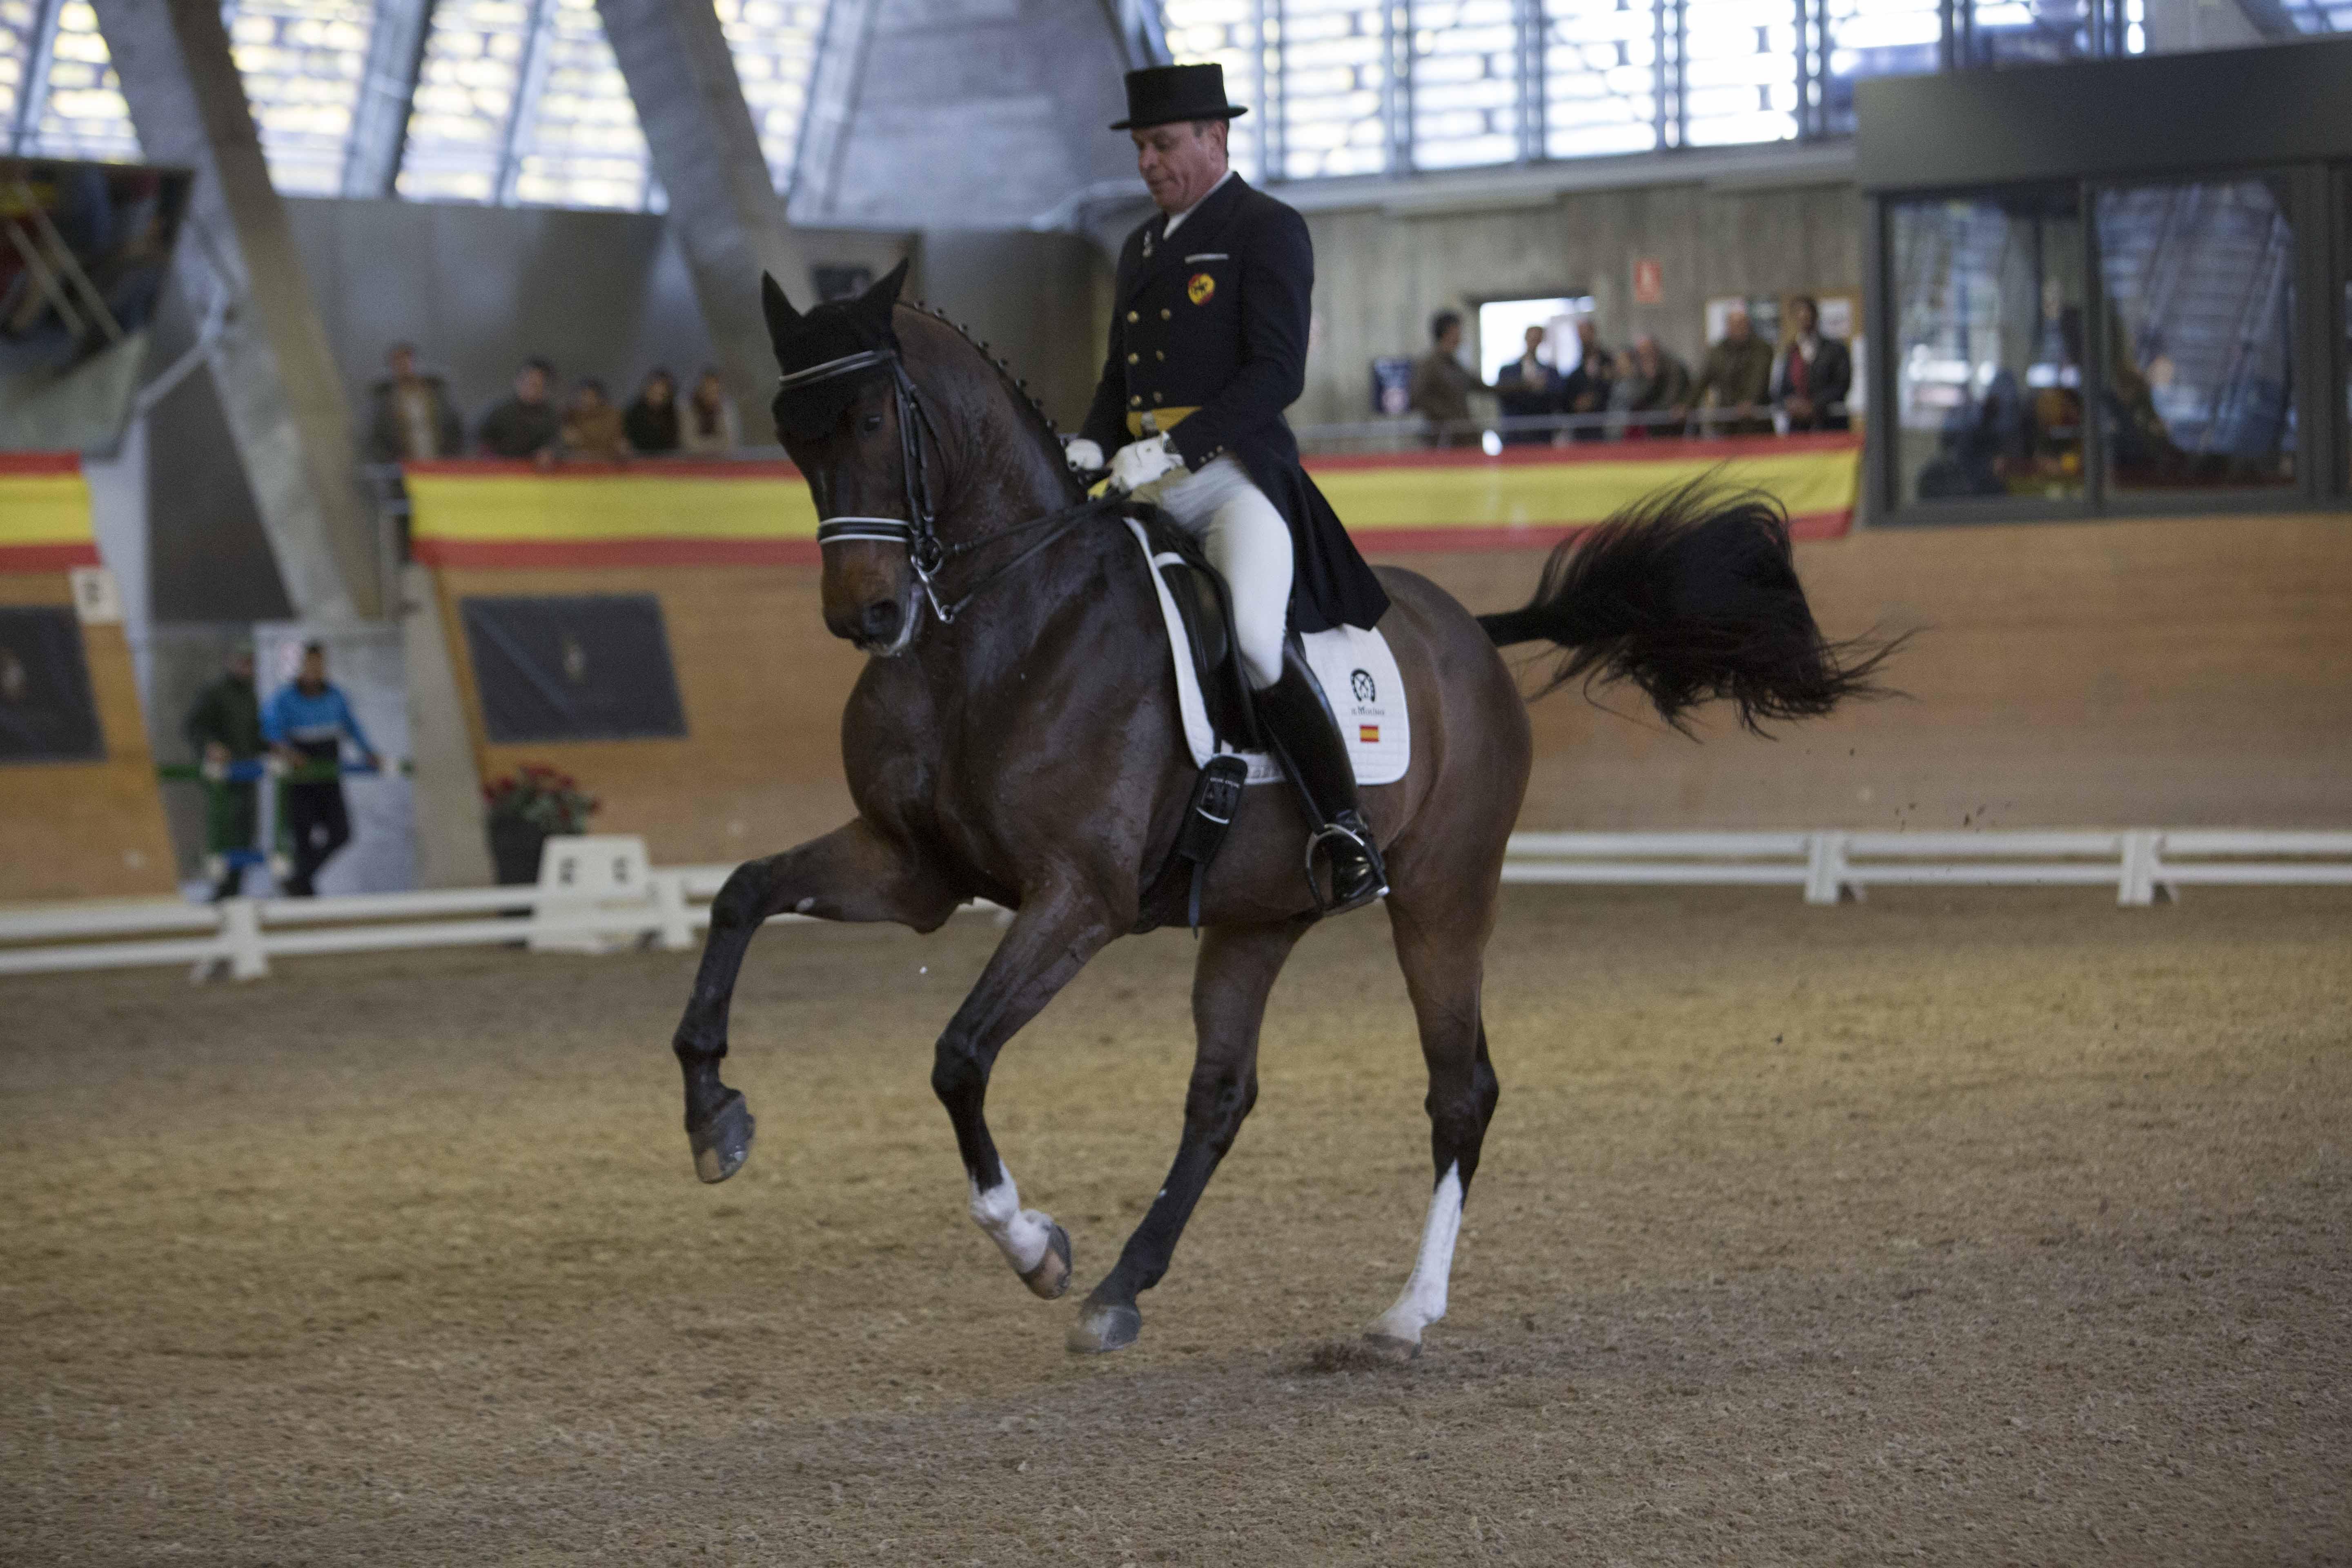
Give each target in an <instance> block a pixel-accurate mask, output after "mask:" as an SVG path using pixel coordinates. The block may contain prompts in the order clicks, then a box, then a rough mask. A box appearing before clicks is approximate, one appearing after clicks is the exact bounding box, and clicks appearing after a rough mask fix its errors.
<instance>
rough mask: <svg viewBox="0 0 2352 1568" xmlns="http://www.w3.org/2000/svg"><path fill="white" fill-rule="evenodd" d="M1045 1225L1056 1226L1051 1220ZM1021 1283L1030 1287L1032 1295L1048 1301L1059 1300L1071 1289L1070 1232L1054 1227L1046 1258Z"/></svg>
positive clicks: (1025, 1275) (1046, 1241) (1040, 1260)
mask: <svg viewBox="0 0 2352 1568" xmlns="http://www.w3.org/2000/svg"><path fill="white" fill-rule="evenodd" d="M1045 1223H1046V1224H1048V1225H1054V1222H1053V1221H1051V1220H1048V1221H1046V1222H1045ZM1021 1283H1023V1284H1024V1285H1026V1286H1028V1287H1029V1290H1030V1293H1031V1294H1032V1295H1034V1296H1038V1297H1042V1298H1043V1299H1044V1300H1048V1301H1051V1300H1056V1299H1058V1298H1059V1297H1060V1296H1061V1294H1062V1292H1063V1291H1065V1290H1067V1289H1069V1288H1070V1233H1069V1232H1068V1231H1066V1230H1064V1229H1063V1228H1062V1227H1061V1226H1058V1225H1054V1229H1053V1234H1052V1235H1050V1236H1048V1237H1046V1238H1045V1257H1043V1258H1039V1259H1038V1260H1037V1267H1036V1268H1032V1269H1031V1270H1029V1272H1028V1273H1026V1274H1024V1275H1023V1276H1022V1277H1021Z"/></svg>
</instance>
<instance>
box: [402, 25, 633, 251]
mask: <svg viewBox="0 0 2352 1568" xmlns="http://www.w3.org/2000/svg"><path fill="white" fill-rule="evenodd" d="M648 168H649V165H648V163H647V159H646V139H645V134H644V132H642V131H641V130H639V128H638V125H637V110H636V106H635V104H634V103H633V102H631V101H630V99H629V92H628V85H627V83H625V81H623V79H622V78H621V69H620V67H619V66H618V65H617V64H615V63H614V59H613V49H612V46H611V45H610V44H608V43H606V42H605V41H604V23H603V22H602V21H600V20H599V19H598V18H597V16H596V5H595V0H441V3H440V4H439V5H436V6H435V7H434V12H433V30H432V32H431V34H430V35H428V36H427V37H426V39H425V67H424V69H423V70H422V71H421V72H420V73H419V75H418V79H417V84H416V99H415V105H414V107H413V108H412V109H411V110H410V111H409V117H408V144H407V148H406V150H405V152H404V153H403V155H402V159H401V166H400V178H399V180H398V182H397V184H398V188H399V191H400V194H401V195H404V196H409V197H412V198H419V199H426V200H431V199H439V200H445V201H475V202H499V203H503V204H507V205H533V206H572V207H625V208H636V207H642V206H644V205H646V199H647V196H648V195H649V194H650V190H649V186H650V180H649V176H648Z"/></svg>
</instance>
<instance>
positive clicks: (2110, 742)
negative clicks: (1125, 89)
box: [438, 516, 2352, 863]
mask: <svg viewBox="0 0 2352 1568" xmlns="http://www.w3.org/2000/svg"><path fill="white" fill-rule="evenodd" d="M1541 561H1542V554H1541V552H1532V551H1529V552H1473V553H1459V554H1417V555H1411V556H1400V557H1396V558H1394V561H1393V563H1394V564H1399V565H1402V566H1405V567H1408V568H1409V569H1411V570H1414V571H1418V572H1421V573H1423V574H1426V575H1428V576H1430V577H1432V578H1433V579H1435V580H1436V581H1437V582H1439V583H1440V584H1443V585H1444V586H1445V587H1447V588H1448V589H1450V590H1451V591H1453V592H1454V594H1456V595H1458V596H1460V597H1461V598H1463V599H1464V600H1465V603H1467V604H1469V605H1471V606H1472V607H1474V608H1475V609H1481V610H1486V609H1500V608H1505V607H1507V606H1509V605H1512V604H1514V603H1515V602H1517V600H1519V599H1521V598H1522V597H1524V595H1526V594H1527V592H1528V589H1529V587H1530V585H1531V584H1533V582H1534V580H1535V575H1536V572H1537V570H1538V566H1539V565H1540V563H1541ZM1799 565H1800V569H1801V572H1802V573H1803V574H1804V577H1805V580H1806V582H1807V584H1808V585H1809V587H1810V589H1811V593H1812V595H1813V597H1814V600H1815V603H1816V606H1817V609H1818V611H1819V613H1820V616H1821V619H1822V622H1823V624H1824V626H1826V627H1828V628H1829V629H1830V630H1831V631H1832V634H1836V635H1843V634H1848V633H1853V632H1857V631H1862V630H1864V629H1866V628H1869V627H1871V626H1884V627H1885V628H1887V629H1890V630H1898V631H1899V630H1911V629H1918V630H1919V632H1920V635H1919V637H1917V639H1916V641H1915V642H1914V644H1913V645H1912V646H1911V647H1909V648H1907V649H1906V651H1905V653H1904V654H1903V656H1902V657H1901V658H1900V660H1899V661H1898V662H1897V663H1896V664H1895V666H1894V667H1893V668H1892V669H1891V671H1890V679H1892V680H1893V681H1895V683H1896V684H1898V685H1900V686H1901V687H1902V688H1903V689H1905V691H1906V692H1907V693H1908V695H1907V696H1906V697H1905V698H1902V699H1899V700H1890V701H1886V702H1883V703H1879V704H1875V705H1872V706H1869V707H1864V708H1861V709H1857V710H1853V711H1852V712H1851V713H1848V714H1843V715H1840V716H1838V717H1836V718H1834V719H1832V720H1829V721H1822V722H1819V723H1815V724H1811V725H1805V726H1800V727H1795V728H1792V729H1790V730H1789V731H1786V732H1785V733H1784V734H1783V735H1782V736H1781V737H1780V739H1778V740H1774V741H1766V740H1759V739H1757V738H1754V737H1751V736H1747V735H1744V734H1740V733H1738V732H1737V731H1733V730H1731V729H1730V728H1729V727H1728V724H1727V720H1726V719H1725V717H1724V715H1723V714H1722V713H1721V712H1720V711H1710V712H1709V713H1708V714H1707V715H1706V720H1705V721H1704V722H1703V723H1702V725H1701V726H1700V730H1699V734H1700V739H1699V740H1698V741H1696V742H1694V741H1689V740H1685V739H1684V738H1682V737H1680V736H1678V735H1675V734H1672V733H1670V732H1668V731H1664V729H1663V728H1662V727H1661V726H1659V725H1658V724H1657V723H1656V721H1654V720H1653V719H1650V718H1647V717H1646V716H1643V714H1641V713H1640V712H1639V711H1638V710H1635V709H1634V708H1633V704H1632V703H1631V702H1630V701H1629V700H1626V699H1625V698H1624V697H1623V696H1622V694H1621V695H1620V696H1619V697H1618V698H1616V699H1615V700H1614V703H1613V705H1614V706H1616V707H1617V708H1619V709H1621V710H1623V711H1624V713H1625V714H1627V715H1630V716H1628V717H1620V716H1618V715H1616V714H1612V713H1609V712H1603V711H1601V710H1596V709H1594V708H1592V707H1591V706H1590V705H1588V704H1587V703H1586V702H1585V701H1584V700H1582V698H1581V697H1580V696H1578V695H1576V694H1574V693H1571V692H1561V693H1558V694H1555V695H1554V696H1552V697H1550V698H1549V699H1547V700H1544V701H1542V702H1540V703H1538V705H1537V706H1536V708H1535V710H1534V711H1535V721H1536V734H1537V741H1538V761H1537V767H1536V775H1535V780H1534V784H1533V786H1532V788H1531V790H1530V792H1529V796H1528V807H1527V811H1526V813H1525V815H1524V816H1523V819H1522V824H1523V826H1528V827H1543V828H1640V827H1701V826H1721V827H1734V826H1850V827H1858V828H1887V829H1892V828H1900V827H1905V826H1910V827H1916V828H1920V829H1929V828H1935V829H1942V828H1962V827H1969V826H1990V827H2026V826H2093V825H2106V824H2112V825H2133V824H2144V825H2151V826H2184V825H2210V826H2347V825H2352V517H2342V516H2300V517H2233V518H2197V519H2184V520H2171V521H2123V522H2105V523H2084V524H2049V523H2042V524H2030V525H2019V526H2015V527H1999V528H1951V529H1937V530H1903V531H1897V530H1882V531H1864V532H1862V533H1858V534H1855V535H1853V536H1852V537H1850V538H1846V539H1842V540H1833V541H1826V542H1818V543H1810V544H1803V545H1800V546H1799ZM438 580H439V584H440V591H441V593H442V595H443V597H444V603H443V609H444V616H445V618H444V624H445V625H446V626H449V627H450V628H452V632H451V635H452V637H453V641H455V642H456V643H457V646H456V647H453V655H454V657H455V658H456V661H457V666H458V668H459V670H460V672H461V673H460V680H461V684H462V685H463V686H464V687H465V689H466V697H467V704H468V709H469V721H470V722H471V723H472V725H473V727H474V736H475V741H476V744H477V746H478V748H479V754H480V758H481V762H482V765H483V769H484V773H485V776H489V775H492V774H495V773H499V772H502V771H504V770H505V769H507V768H509V767H511V766H512V765H514V764H515V763H520V762H526V761H543V762H549V763H555V764H556V765H558V766H561V767H564V768H566V769H569V770H570V771H572V772H573V773H577V774H578V775H579V776H580V777H581V779H582V780H583V782H584V783H585V784H587V786H588V787H590V788H591V789H593V790H594V791H595V792H597V793H598V794H600V795H603V796H604V798H605V800H606V802H607V809H606V811H605V812H604V815H603V816H600V817H599V818H598V822H597V826H598V827H599V828H600V829H602V830H604V831H611V832H624V833H642V834H644V835H645V836H646V838H647V840H648V841H649V843H650V845H651V847H652V850H653V854H654V858H655V859H656V862H657V863H661V862H667V863H677V862H688V861H720V860H735V859H740V858H747V857H749V856H751V855H754V854H760V853H765V852H768V851H770V850H772V849H775V848H780V847H786V846H789V845H791V844H793V843H797V842H799V841H800V840H802V839H803V838H806V837H811V836H813V835H814V834H816V833H820V832H823V831H825V830H827V829H829V828H831V827H833V826H837V825H838V824H839V823H840V822H841V821H843V820H844V819H845V818H846V816H848V815H849V812H850V805H849V800H848V795H847V792H846V790H845V788H844V786H843V784H842V783H841V770H840V742H839V720H840V712H841V706H842V701H843V699H844V698H845V695H846V693H847V691H848V689H849V687H850V684H851V683H852V682H853V681H854V680H855V679H856V675H857V671H858V669H859V668H860V667H861V665H862V659H861V658H860V657H859V656H858V655H857V654H856V652H855V651H854V650H852V649H850V648H849V647H846V646H845V645H844V644H842V643H839V642H837V641H835V639H834V638H833V637H829V636H828V635H826V633H825V631H824V626H823V623H822V621H821V620H820V618H819V614H818V605H817V593H816V582H817V573H816V570H815V568H814V567H798V566H773V567H671V568H651V569H648V568H631V569H628V570H625V571H624V570H591V569H560V570H559V569H529V570H486V569H478V568H467V569H457V568H449V569H445V570H443V571H441V572H440V573H439V574H438ZM622 591H627V592H647V591H650V592H654V593H657V594H659V595H661V598H662V603H663V608H664V612H665V614H666V616H667V621H668V626H669V633H670V638H671V644H672V652H673V656H674V658H675V659H676V662H677V674H678V679H679V685H680V689H681V690H682V693H683V695H684V698H685V703H686V709H687V720H688V736H687V737H686V738H685V739H683V740H679V741H632V742H588V743H577V744H564V745H533V746H522V747H509V746H498V747H494V746H489V745H488V744H486V743H485V742H483V740H482V736H481V727H480V717H479V710H478V704H477V702H476V700H475V698H474V693H473V688H472V676H471V668H470V664H469V662H468V660H467V654H466V650H465V648H464V647H463V644H462V634H461V633H459V632H458V631H457V629H456V628H457V627H458V626H459V624H460V621H459V617H458V616H457V606H456V603H455V601H456V599H457V597H459V596H461V595H467V594H475V593H502V594H584V593H611V592H622ZM1531 678H1532V672H1531Z"/></svg>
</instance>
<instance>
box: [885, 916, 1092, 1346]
mask: <svg viewBox="0 0 2352 1568" xmlns="http://www.w3.org/2000/svg"><path fill="white" fill-rule="evenodd" d="M1124 929H1125V925H1124V923H1123V922H1121V921H1118V920H1117V919H1115V918H1114V917H1113V915H1112V913H1111V910H1110V907H1109V905H1108V903H1107V902H1106V901H1105V900H1103V899H1102V898H1101V897H1100V896H1099V895H1097V894H1096V893H1094V892H1091V891H1088V890H1086V889H1078V888H1071V887H1064V888H1056V889H1047V890H1044V891H1041V892H1038V893H1034V894H1030V895H1027V896H1024V899H1023V900H1022V905H1021V912H1020V914H1019V915H1017V916H1016V917H1014V919H1013V924H1012V926H1011V927H1010V928H1009V929H1008V930H1007V931H1005V933H1004V940H1003V942H999V943H998V944H997V948H996V952H994V953H993V954H992V955H991V956H990V958H989V961H988V967H987V968H985V969H983V970H982V972H981V976H980V983H979V984H976V985H974V986H973V987H972V988H971V994H970V995H968V996H966V997H965V998H964V1000H963V1005H962V1006H961V1007H959V1008H957V1009H956V1015H955V1016H954V1017H953V1018H952V1019H950V1020H949V1023H948V1026H947V1031H946V1032H945V1033H944V1034H942V1035H940V1040H939V1047H938V1049H937V1052H936V1053H935V1055H934V1058H933V1061H932V1067H931V1089H932V1092H934V1093H936V1094H937V1095H938V1096H939V1097H940V1104H942V1105H944V1106H946V1107H947V1111H948V1120H949V1121H950V1122H952V1123H953V1124H954V1127H955V1136H956V1149H957V1151H958V1152H960V1153H961V1155H962V1156H963V1169H964V1176H965V1179H966V1182H967V1184H968V1187H969V1195H970V1198H971V1217H972V1219H973V1220H974V1221H975V1222H976V1223H977V1224H978V1225H979V1226H980V1227H981V1229H982V1230H983V1231H985V1232H987V1233H988V1237H989V1239H991V1240H992V1241H993V1242H995V1243H996V1245H997V1248H998V1249H999V1250H1000V1251H1002V1252H1003V1254H1004V1259H1005V1261H1006V1262H1008V1263H1010V1264H1012V1265H1013V1272H1014V1273H1016V1274H1018V1275H1020V1276H1021V1280H1022V1283H1024V1284H1025V1285H1027V1286H1028V1287H1029V1289H1031V1290H1033V1291H1034V1292H1035V1293H1036V1294H1038V1295H1040V1296H1043V1297H1045V1299H1046V1300H1052V1299H1053V1298H1055V1297H1056V1296H1059V1295H1060V1294H1061V1293H1062V1292H1063V1291H1065V1290H1066V1289H1069V1286H1070V1238H1069V1237H1068V1236H1067V1234H1066V1233H1065V1232H1064V1231H1063V1229H1062V1227H1061V1226H1058V1225H1055V1223H1054V1221H1053V1217H1052V1216H1051V1215H1045V1214H1041V1213H1039V1212H1038V1211H1037V1210H1035V1209H1024V1208H1023V1207H1022V1206H1021V1194H1020V1191H1019V1189H1018V1188H1016V1187H1015V1186H1014V1185H1013V1173H1012V1172H1010V1171H1008V1170H1006V1169H1005V1168H1004V1162H1003V1160H1002V1159H1000V1158H999V1157H998V1155H997V1152H996V1142H995V1140H994V1139H992V1138H991V1137H990V1136H989V1132H988V1119H987V1117H986V1115H985V1114H984V1113H983V1107H984V1106H985V1104H986V1101H987V1099H988V1078H989V1074H990V1072H991V1071H992V1070H993V1068H995V1066H996V1053H997V1052H998V1051H1000V1050H1002V1049H1003V1048H1004V1044H1005V1042H1006V1041H1008V1040H1010V1039H1011V1038H1012V1037H1013V1036H1014V1035H1015V1034H1017V1033H1019V1032H1020V1029H1021V1026H1023V1025H1024V1024H1026V1023H1028V1022H1029V1020H1030V1019H1032V1018H1034V1017H1035V1016H1037V1014H1038V1013H1039V1011H1040V1010H1042V1009H1043V1008H1044V1007H1045V1004H1046V1003H1048V1002H1050V1001H1052V1000H1053V999H1054V996H1055V993H1057V992H1059V991H1060V990H1061V989H1062V987H1063V986H1065V985H1066V984H1069V983H1070V979H1071V977H1072V976H1074V975H1076V973H1077V972H1078V971H1079V970H1081V969H1083V968H1085V967H1086V964H1087V960H1089V959H1091V958H1093V957H1094V955H1095V954H1096V953H1097V952H1101V951H1102V948H1103V946H1104V944H1105V943H1107V942H1109V941H1110V940H1111V938H1113V937H1115V936H1117V935H1118V933H1119V932H1120V931H1122V930H1124Z"/></svg>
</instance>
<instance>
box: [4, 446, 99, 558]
mask: <svg viewBox="0 0 2352 1568" xmlns="http://www.w3.org/2000/svg"><path fill="white" fill-rule="evenodd" d="M98 563H99V562H98V542H97V540H96V538H95V537H93V536H92V534H91V532H90V527H89V484H88V483H87V482H86V481H85V480H84V479H82V477H81V459H80V458H77V457H75V456H74V455H73V454H72V453H71V452H0V572H63V571H66V570H67V569H68V568H70V567H75V566H95V565H97V564H98Z"/></svg>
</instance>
